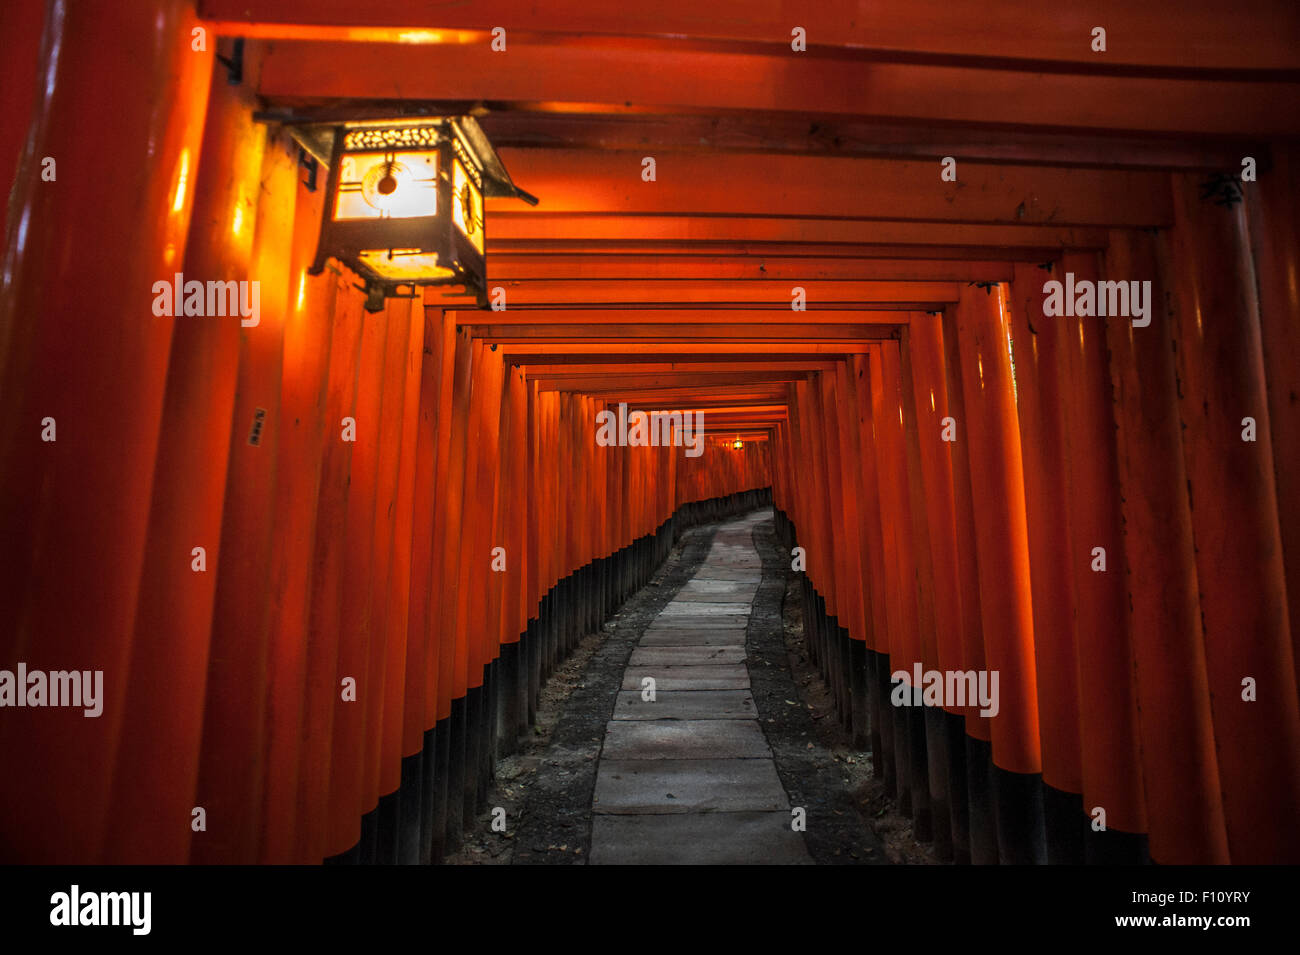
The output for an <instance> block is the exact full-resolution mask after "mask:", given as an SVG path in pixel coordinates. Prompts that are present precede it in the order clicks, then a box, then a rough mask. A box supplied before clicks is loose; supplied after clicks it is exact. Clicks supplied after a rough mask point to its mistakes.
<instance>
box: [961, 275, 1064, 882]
mask: <svg viewBox="0 0 1300 955" xmlns="http://www.w3.org/2000/svg"><path fill="white" fill-rule="evenodd" d="M1004 295H1005V290H1004V289H1003V287H1002V286H1000V285H995V286H993V287H992V288H990V289H980V288H976V287H971V286H968V287H966V288H963V289H962V292H961V299H960V301H959V303H958V306H957V343H958V347H959V350H960V354H961V376H962V392H963V398H964V403H965V408H964V410H965V414H966V417H967V419H968V421H969V427H968V429H967V430H968V433H969V437H970V480H971V494H972V497H973V499H974V504H975V507H974V510H975V531H976V533H975V543H976V549H977V551H978V555H979V589H980V612H981V615H982V618H983V626H984V652H985V655H986V666H987V668H988V669H989V670H990V671H997V673H998V685H999V696H1000V698H999V703H998V712H997V715H996V716H992V717H990V722H991V724H992V725H991V727H990V730H991V732H992V736H993V764H994V770H993V786H994V797H995V800H994V804H995V806H996V810H997V834H998V852H999V856H1000V858H1001V860H1002V861H1003V862H1038V861H1042V856H1043V855H1044V853H1045V849H1044V846H1043V843H1042V838H1043V836H1042V826H1043V822H1042V794H1041V790H1040V788H1039V787H1040V785H1041V782H1040V780H1039V778H1038V775H1039V773H1041V771H1042V764H1041V761H1040V755H1039V740H1038V694H1037V674H1036V673H1035V669H1034V645H1033V606H1032V601H1031V598H1030V576H1029V535H1028V528H1027V526H1026V516H1025V492H1024V471H1023V464H1022V461H1021V452H1020V426H1019V422H1018V421H1017V420H1016V399H1015V392H1014V383H1013V378H1012V370H1011V356H1010V353H1009V351H1008V347H1007V321H1006V313H1005V310H1004V308H1003V296H1004Z"/></svg>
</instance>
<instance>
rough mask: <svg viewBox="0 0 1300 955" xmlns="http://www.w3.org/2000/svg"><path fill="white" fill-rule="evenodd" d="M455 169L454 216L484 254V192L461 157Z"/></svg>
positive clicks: (476, 247) (454, 164)
mask: <svg viewBox="0 0 1300 955" xmlns="http://www.w3.org/2000/svg"><path fill="white" fill-rule="evenodd" d="M452 168H453V171H454V178H453V186H454V190H453V192H452V197H453V201H452V218H453V220H454V221H455V223H456V228H458V229H460V231H461V232H463V233H464V234H465V237H466V238H467V239H469V241H470V243H471V244H472V245H473V246H474V248H475V249H477V250H478V252H479V254H480V255H482V254H483V194H482V193H481V192H480V191H479V188H478V184H477V183H475V182H474V180H473V179H472V178H470V176H469V174H468V173H467V172H466V171H465V166H464V164H462V163H461V161H460V160H459V159H457V160H455V161H454V162H453V164H452Z"/></svg>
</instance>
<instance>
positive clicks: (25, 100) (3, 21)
mask: <svg viewBox="0 0 1300 955" xmlns="http://www.w3.org/2000/svg"><path fill="white" fill-rule="evenodd" d="M45 8H46V4H44V3H7V4H5V5H4V7H3V8H0V36H2V37H4V38H5V57H4V61H3V63H0V70H2V71H3V72H0V144H3V145H0V196H4V197H5V198H6V200H7V199H8V196H9V193H10V191H11V189H12V187H13V183H14V176H15V175H16V173H17V171H18V163H19V160H20V159H21V157H22V153H23V148H24V145H25V142H24V141H25V140H26V138H27V131H28V128H29V126H30V125H31V121H32V109H33V106H34V104H35V102H36V97H37V91H38V87H39V85H40V80H41V77H40V75H39V73H38V71H39V69H40V66H41V64H42V63H45V62H48V58H49V53H48V51H42V49H41V44H42V40H43V38H44V33H45V31H44V27H45ZM58 35H59V34H58V32H57V31H55V32H53V33H51V35H50V37H49V40H54V39H56V38H57V37H58ZM42 158H44V157H42ZM34 172H35V175H36V177H37V178H38V179H39V178H40V175H41V166H40V165H39V164H38V165H37V166H35V167H34ZM6 208H8V202H7V201H6ZM2 224H3V222H2V221H0V225H2ZM0 334H3V333H0ZM0 354H3V352H0Z"/></svg>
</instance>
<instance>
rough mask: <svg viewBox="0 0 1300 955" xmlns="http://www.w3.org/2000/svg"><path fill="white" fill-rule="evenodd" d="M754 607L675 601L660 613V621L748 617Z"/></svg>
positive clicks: (747, 604) (743, 603)
mask: <svg viewBox="0 0 1300 955" xmlns="http://www.w3.org/2000/svg"><path fill="white" fill-rule="evenodd" d="M752 606H753V605H752V604H751V603H750V602H749V601H744V602H736V601H727V602H725V603H716V602H715V603H701V602H699V601H693V600H682V601H677V600H674V601H673V602H672V603H670V604H668V606H666V607H664V609H663V610H661V611H660V612H659V619H660V620H663V619H664V618H665V617H724V616H728V615H735V616H743V617H748V616H749V611H750V608H751V607H752Z"/></svg>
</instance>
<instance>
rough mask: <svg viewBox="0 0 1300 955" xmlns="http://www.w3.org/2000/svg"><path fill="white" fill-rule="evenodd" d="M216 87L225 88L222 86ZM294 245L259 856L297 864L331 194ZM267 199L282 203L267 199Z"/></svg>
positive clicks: (333, 292)
mask: <svg viewBox="0 0 1300 955" xmlns="http://www.w3.org/2000/svg"><path fill="white" fill-rule="evenodd" d="M214 89H215V84H214ZM296 188H297V197H296V200H295V210H296V212H295V216H294V234H293V246H292V251H291V253H290V256H289V263H288V265H289V268H288V273H287V276H286V278H287V279H288V289H287V292H288V294H289V302H288V309H287V313H286V318H285V322H284V362H283V367H282V371H281V395H280V416H279V420H278V421H277V422H276V423H275V427H276V428H277V430H278V431H279V440H278V442H277V454H278V462H277V474H278V475H279V476H280V478H281V479H279V480H277V481H276V485H275V498H274V503H273V505H272V506H273V512H274V514H275V526H276V533H275V534H274V536H273V537H272V542H271V544H272V546H271V570H270V574H269V577H268V588H269V589H270V591H271V596H272V599H271V621H270V628H269V634H270V636H269V639H270V648H269V650H270V657H269V660H268V676H267V714H266V736H267V739H266V785H265V789H264V792H263V807H264V808H263V819H264V829H263V837H262V842H261V849H260V856H259V859H260V861H262V862H271V863H282V864H283V863H289V862H293V861H295V859H296V856H295V849H294V846H295V843H296V841H297V829H298V826H299V825H300V824H301V823H302V822H303V820H302V818H301V814H300V812H299V808H298V798H297V797H298V777H299V771H300V766H301V765H302V763H303V757H304V748H303V746H302V740H303V737H304V733H303V719H304V710H305V687H306V680H307V661H308V654H309V649H308V648H309V640H310V631H309V628H308V619H309V609H310V601H311V587H312V579H311V572H312V555H313V553H314V551H315V544H316V517H317V506H316V505H317V500H318V499H319V497H320V483H321V469H322V465H323V462H324V460H325V456H326V451H325V444H324V443H325V442H326V441H327V440H333V439H335V438H336V437H338V435H337V434H336V433H335V432H334V429H332V428H330V427H329V426H328V422H327V420H326V417H325V409H326V403H327V400H328V396H329V383H330V376H329V367H330V352H331V346H332V343H333V334H334V331H335V328H336V321H335V317H336V310H335V305H336V303H337V293H338V284H337V282H336V281H335V276H334V275H333V274H332V273H328V272H327V273H325V274H322V275H319V276H314V277H310V276H308V275H307V269H308V268H309V267H310V266H311V263H312V258H313V256H314V255H315V253H316V239H317V236H318V234H319V230H320V216H321V205H322V202H323V195H322V193H321V192H319V191H318V192H311V191H309V190H307V188H306V187H305V186H304V185H303V184H302V183H301V182H299V184H298V185H297V187H296ZM265 198H266V201H273V197H271V196H269V195H268V196H266V197H265Z"/></svg>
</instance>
